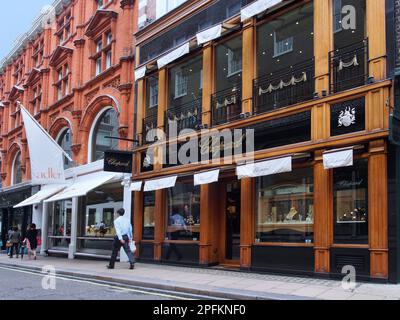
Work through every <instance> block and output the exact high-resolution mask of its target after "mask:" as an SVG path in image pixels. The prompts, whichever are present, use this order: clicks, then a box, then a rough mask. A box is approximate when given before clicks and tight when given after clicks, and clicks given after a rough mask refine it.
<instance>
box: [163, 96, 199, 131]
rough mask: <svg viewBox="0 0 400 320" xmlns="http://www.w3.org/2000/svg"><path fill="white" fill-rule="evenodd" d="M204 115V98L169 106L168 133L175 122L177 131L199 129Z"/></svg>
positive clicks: (167, 113)
mask: <svg viewBox="0 0 400 320" xmlns="http://www.w3.org/2000/svg"><path fill="white" fill-rule="evenodd" d="M201 115H202V99H197V100H193V101H191V102H189V103H186V104H183V105H181V106H178V107H173V108H168V110H167V111H166V112H165V127H166V128H167V133H168V132H169V128H170V126H171V125H172V124H174V122H175V123H176V127H177V133H178V134H179V132H180V131H182V130H184V129H193V130H199V129H200V125H201Z"/></svg>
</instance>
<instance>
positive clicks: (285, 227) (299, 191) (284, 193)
mask: <svg viewBox="0 0 400 320" xmlns="http://www.w3.org/2000/svg"><path fill="white" fill-rule="evenodd" d="M256 190H257V192H256V196H257V209H256V242H285V243H286V242H289V243H292V242H293V243H312V242H313V234H314V182H313V169H312V168H303V169H295V170H293V172H288V173H282V174H276V175H271V176H265V177H261V178H257V180H256Z"/></svg>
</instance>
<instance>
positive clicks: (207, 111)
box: [202, 42, 214, 127]
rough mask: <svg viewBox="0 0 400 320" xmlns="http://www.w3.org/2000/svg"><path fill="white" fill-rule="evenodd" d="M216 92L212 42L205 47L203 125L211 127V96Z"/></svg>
mask: <svg viewBox="0 0 400 320" xmlns="http://www.w3.org/2000/svg"><path fill="white" fill-rule="evenodd" d="M213 92H214V47H213V46H212V44H211V42H209V43H206V44H205V45H204V47H203V96H202V105H203V106H202V113H203V115H202V123H203V124H206V125H208V127H211V122H212V119H211V116H212V114H211V95H212V94H213Z"/></svg>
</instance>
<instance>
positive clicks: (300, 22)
mask: <svg viewBox="0 0 400 320" xmlns="http://www.w3.org/2000/svg"><path fill="white" fill-rule="evenodd" d="M313 57H314V23H313V5H312V3H311V4H307V5H304V6H302V7H299V8H297V9H295V10H292V11H291V12H289V13H287V14H285V15H283V16H281V17H278V18H277V19H275V20H272V21H271V22H268V23H266V24H263V25H261V26H260V27H258V29H257V72H258V76H263V75H266V74H270V73H274V72H276V71H278V70H281V69H286V68H290V67H291V66H293V65H296V64H298V63H301V62H304V61H306V60H309V59H312V58H313ZM289 72H290V71H289ZM282 80H284V81H285V82H286V79H282ZM311 80H312V79H310V81H311ZM275 85H276V84H274V86H275Z"/></svg>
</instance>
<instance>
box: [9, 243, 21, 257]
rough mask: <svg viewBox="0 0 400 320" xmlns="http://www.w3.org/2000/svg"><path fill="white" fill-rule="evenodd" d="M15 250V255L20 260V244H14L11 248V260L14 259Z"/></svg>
mask: <svg viewBox="0 0 400 320" xmlns="http://www.w3.org/2000/svg"><path fill="white" fill-rule="evenodd" d="M14 249H15V254H16V255H17V258H18V249H19V245H18V243H13V244H12V247H10V258H12V257H13V254H14Z"/></svg>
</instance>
